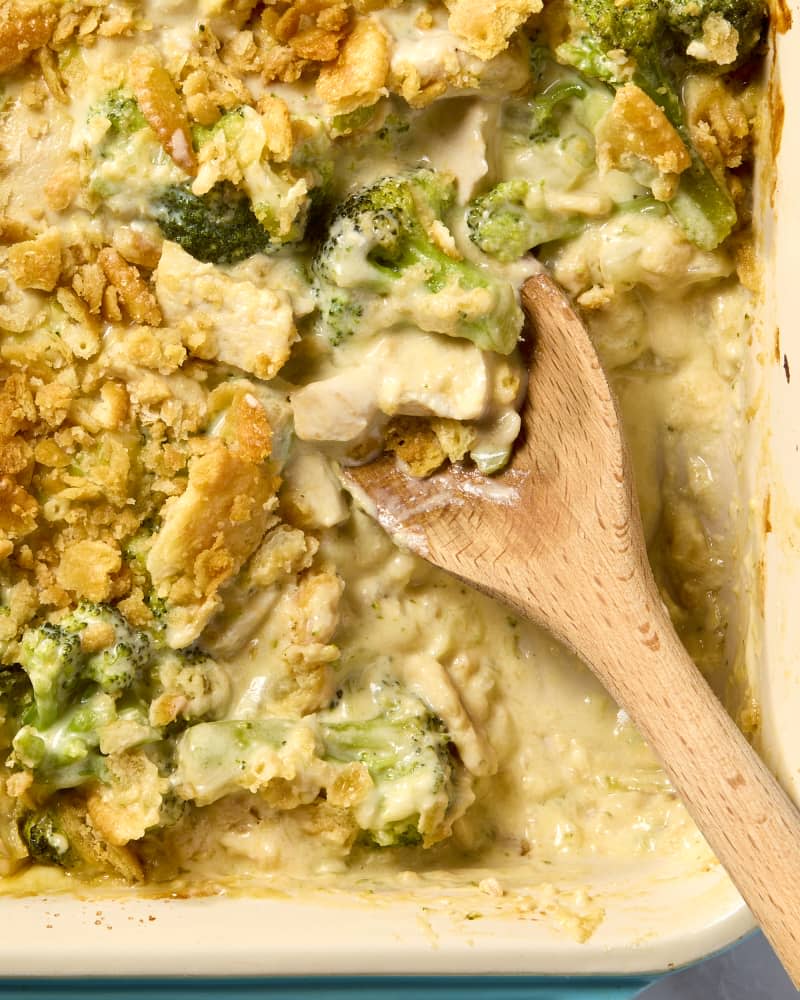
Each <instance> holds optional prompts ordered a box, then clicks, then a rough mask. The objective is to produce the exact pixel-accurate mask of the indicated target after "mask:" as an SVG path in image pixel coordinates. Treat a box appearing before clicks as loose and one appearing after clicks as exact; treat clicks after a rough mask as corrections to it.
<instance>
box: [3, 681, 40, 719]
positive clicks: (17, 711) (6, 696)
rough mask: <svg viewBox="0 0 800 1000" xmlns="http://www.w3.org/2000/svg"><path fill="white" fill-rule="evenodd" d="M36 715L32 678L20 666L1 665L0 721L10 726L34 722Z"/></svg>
mask: <svg viewBox="0 0 800 1000" xmlns="http://www.w3.org/2000/svg"><path fill="white" fill-rule="evenodd" d="M35 717H36V705H35V703H34V699H33V687H32V685H31V681H30V678H29V677H28V675H27V674H26V673H25V671H24V670H21V669H20V668H19V667H16V666H12V667H0V721H5V724H6V725H7V726H8V728H9V729H10V728H14V729H18V728H19V726H20V725H24V724H25V723H27V722H32V721H33V719H34V718H35Z"/></svg>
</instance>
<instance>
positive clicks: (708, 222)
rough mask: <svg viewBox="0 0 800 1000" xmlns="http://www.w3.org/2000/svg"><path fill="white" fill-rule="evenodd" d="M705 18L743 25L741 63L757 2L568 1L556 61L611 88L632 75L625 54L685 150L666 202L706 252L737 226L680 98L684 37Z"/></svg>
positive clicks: (755, 22)
mask: <svg viewBox="0 0 800 1000" xmlns="http://www.w3.org/2000/svg"><path fill="white" fill-rule="evenodd" d="M710 13H717V14H720V15H722V16H726V17H727V16H728V15H730V17H731V23H734V22H735V24H736V25H739V26H741V29H742V33H741V34H740V39H739V59H743V58H746V57H747V56H748V55H749V54H750V53H751V52H752V49H753V47H754V46H755V45H756V44H757V42H758V40H759V38H760V35H761V30H762V26H763V23H764V6H763V2H762V0H733V2H730V0H702V2H698V3H695V2H694V0H692V2H691V3H690V2H689V0H675V2H672V3H661V2H659V0H629V2H628V3H625V4H617V3H614V0H572V2H571V17H572V22H573V28H574V35H573V38H571V39H569V40H568V41H567V42H566V43H565V44H564V45H562V46H560V47H559V49H558V50H557V54H558V56H559V58H561V59H562V60H563V61H565V62H567V63H570V64H572V65H574V66H576V68H578V69H579V70H580V71H581V72H582V73H584V74H585V75H587V76H595V77H597V78H598V79H601V80H605V81H607V82H610V83H611V84H612V85H615V86H617V85H619V84H620V83H622V82H623V80H624V79H625V77H626V75H628V72H629V71H628V70H626V68H625V67H624V66H623V65H622V64H621V63H620V62H619V60H618V59H617V58H616V56H617V55H618V54H622V55H623V57H624V56H627V57H628V59H629V60H630V62H631V63H632V66H633V69H632V79H633V81H634V83H636V84H637V85H638V86H639V87H641V89H642V90H643V91H644V92H645V93H646V94H647V95H648V96H649V97H650V98H651V99H652V100H653V101H655V103H656V104H658V105H659V107H661V108H662V110H663V111H664V114H665V115H666V116H667V118H668V119H669V121H670V122H671V123H672V125H673V127H674V128H675V129H676V130H677V132H678V134H679V135H680V136H681V139H682V140H683V142H684V144H685V145H686V148H687V149H688V150H689V154H690V157H691V161H692V162H691V165H690V167H689V168H688V169H687V170H685V171H684V172H683V173H682V174H681V177H680V183H679V186H678V190H677V193H676V194H675V196H674V197H673V198H672V199H671V200H670V201H669V202H668V205H669V209H670V211H671V212H672V215H673V216H674V218H675V220H676V221H677V222H678V224H679V225H680V226H681V228H682V229H683V230H684V232H685V233H686V235H687V237H688V238H689V239H690V240H691V241H692V242H693V243H695V244H696V245H697V246H699V247H700V248H701V249H703V250H713V249H714V248H715V247H717V246H719V244H720V243H722V241H723V240H724V239H725V238H726V237H727V236H728V235H730V233H731V231H732V230H733V227H734V226H735V225H736V221H737V214H736V208H735V206H734V204H733V201H732V199H731V196H730V193H729V192H728V190H727V187H726V186H725V185H724V183H722V182H721V181H719V180H718V179H717V178H716V177H715V176H714V174H713V173H712V172H711V171H710V170H709V168H708V167H707V166H706V164H705V162H704V161H703V159H702V157H701V156H700V154H699V153H698V151H697V149H696V148H695V147H694V144H693V143H692V139H691V135H690V133H689V129H688V126H687V124H686V116H685V110H684V106H683V100H682V97H681V89H680V88H681V82H680V81H681V80H682V78H683V76H684V75H685V74H686V72H687V70H688V67H689V65H690V63H689V61H688V57H687V55H686V42H687V39H689V40H690V41H699V37H698V32H700V33H701V32H702V25H703V22H704V21H705V18H706V17H707V16H708V14H710ZM737 30H738V28H737ZM611 53H613V54H614V55H613V56H612V55H611ZM623 62H624V59H623ZM615 66H616V69H615V68H614V67H615Z"/></svg>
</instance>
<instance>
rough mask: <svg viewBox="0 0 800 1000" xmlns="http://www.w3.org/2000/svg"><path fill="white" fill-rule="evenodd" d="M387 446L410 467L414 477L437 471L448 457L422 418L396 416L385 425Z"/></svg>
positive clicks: (409, 469)
mask: <svg viewBox="0 0 800 1000" xmlns="http://www.w3.org/2000/svg"><path fill="white" fill-rule="evenodd" d="M384 447H385V448H386V450H387V451H393V452H394V453H395V455H397V457H398V458H399V459H400V460H401V461H402V462H403V463H404V464H405V465H406V466H407V467H408V471H409V472H410V473H411V475H412V476H418V477H420V478H421V477H424V476H429V475H430V474H431V473H432V472H435V471H436V470H437V469H438V468H439V466H440V465H441V464H442V463H443V462H444V460H445V459H446V458H447V454H446V452H445V450H444V448H443V447H442V445H441V443H440V442H439V438H438V437H437V435H436V434H435V432H434V431H433V429H432V428H431V425H430V423H429V421H428V420H426V419H425V418H423V417H393V418H392V419H391V420H390V421H389V424H388V426H387V428H386V435H385V438H384Z"/></svg>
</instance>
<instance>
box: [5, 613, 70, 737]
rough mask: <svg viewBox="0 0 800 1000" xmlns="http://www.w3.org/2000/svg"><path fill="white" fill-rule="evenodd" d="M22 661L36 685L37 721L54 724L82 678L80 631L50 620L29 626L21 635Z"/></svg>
mask: <svg viewBox="0 0 800 1000" xmlns="http://www.w3.org/2000/svg"><path fill="white" fill-rule="evenodd" d="M19 663H20V666H21V667H22V669H23V670H24V671H25V673H26V674H27V675H28V677H29V678H30V681H31V684H32V686H33V697H34V700H35V703H36V714H37V722H38V724H39V725H41V726H49V725H52V723H53V722H55V720H56V719H57V718H58V716H59V715H60V714H61V712H62V711H63V709H64V707H65V706H66V704H67V702H68V701H69V699H70V697H71V696H72V693H73V691H74V689H75V687H76V685H77V683H78V680H79V678H80V671H81V667H82V665H83V656H82V654H81V638H80V635H78V634H77V633H75V632H67V631H65V630H64V629H62V628H61V627H60V626H59V625H53V624H51V623H50V622H45V623H44V624H43V625H39V626H38V627H37V628H34V629H29V630H28V631H27V632H25V634H24V635H23V636H22V641H21V643H20V652H19Z"/></svg>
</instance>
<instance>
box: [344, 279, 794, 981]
mask: <svg viewBox="0 0 800 1000" xmlns="http://www.w3.org/2000/svg"><path fill="white" fill-rule="evenodd" d="M522 301H523V305H524V307H525V310H526V312H527V315H528V319H529V321H530V324H531V326H532V328H533V330H534V331H535V343H534V353H533V360H532V366H531V376H530V383H529V385H530V392H529V395H528V399H527V401H526V404H525V408H524V410H523V413H522V423H523V433H522V436H521V440H520V443H519V444H518V446H517V449H516V451H515V454H514V455H513V458H512V461H511V464H510V465H509V467H508V468H507V469H506V470H505V471H504V472H502V473H501V474H499V475H497V476H493V477H492V478H491V479H487V478H485V477H483V476H481V475H480V474H479V473H478V472H476V471H475V470H466V469H462V468H459V467H452V468H450V469H448V470H447V471H445V472H441V473H439V474H437V475H435V476H432V477H431V478H429V479H425V480H420V479H413V478H411V477H409V476H406V475H405V474H403V473H402V472H401V471H399V469H398V468H397V465H396V462H395V460H394V459H393V458H391V457H389V456H383V457H382V458H380V459H379V460H377V461H376V462H373V463H372V464H370V465H365V466H362V467H360V468H352V469H348V470H347V471H346V473H345V479H346V481H347V482H348V484H349V486H350V488H351V489H353V491H354V492H355V493H356V494H361V495H362V498H363V497H364V495H366V500H367V502H368V503H370V504H371V508H372V510H373V512H374V514H375V516H376V517H377V519H378V521H379V522H380V523H381V524H382V525H383V526H384V527H385V528H386V529H387V530H388V531H390V532H391V533H392V534H394V535H395V537H396V538H398V540H399V541H400V542H401V543H402V544H404V545H405V546H406V547H407V548H409V549H411V550H412V551H414V552H416V553H418V554H419V555H421V556H423V557H424V558H425V559H427V560H429V561H430V562H432V563H434V564H435V565H437V566H441V567H442V568H443V569H446V570H448V571H449V572H450V573H453V574H454V575H456V576H458V577H460V579H462V580H465V581H466V582H467V583H469V584H471V585H472V586H473V587H477V588H478V589H479V590H482V591H485V592H486V593H488V594H491V595H492V596H493V597H497V598H499V599H500V600H502V601H504V602H505V603H506V604H509V605H511V606H512V607H513V608H514V609H515V610H516V611H518V612H519V613H520V614H522V615H524V616H527V617H528V618H531V619H533V620H534V621H535V622H537V623H538V624H540V625H543V626H544V627H545V628H547V629H549V630H550V632H552V633H553V635H555V636H557V637H558V638H559V639H560V640H561V641H562V642H564V643H566V645H567V646H569V647H570V648H571V649H572V650H574V651H575V652H576V653H577V654H578V656H580V657H581V658H582V659H583V660H584V661H585V662H586V663H587V664H588V666H589V667H590V668H591V669H592V670H593V671H594V673H595V674H596V675H597V676H598V677H599V678H600V680H601V681H602V682H603V684H604V685H605V687H606V688H608V690H609V691H610V692H611V694H612V695H613V697H614V698H615V699H616V701H617V702H618V703H619V704H620V705H621V706H622V707H623V708H624V709H625V711H626V712H628V714H629V715H630V717H631V718H632V720H633V721H634V723H635V724H636V725H637V727H638V728H639V730H640V731H641V733H642V734H643V735H644V737H645V738H646V739H647V740H648V742H649V743H650V746H651V747H652V748H653V750H654V751H655V753H656V754H657V755H658V756H659V757H660V758H661V761H662V763H663V765H664V769H665V771H666V772H667V774H668V775H669V777H670V779H671V780H672V783H673V785H674V786H675V788H676V790H677V791H678V793H679V794H680V795H681V797H682V799H683V800H684V802H685V804H686V806H687V808H688V809H689V811H690V812H691V814H692V816H693V817H694V819H695V821H696V823H697V825H698V827H699V828H700V830H701V831H702V833H703V834H704V836H705V837H706V839H707V840H708V842H709V844H710V845H711V847H712V848H713V850H714V851H715V853H716V855H717V857H718V858H719V860H720V861H721V862H722V864H723V865H724V866H725V868H726V869H727V871H728V874H729V875H730V877H731V878H732V880H733V881H734V883H735V884H736V886H737V887H738V889H739V891H740V892H741V894H742V896H743V897H744V899H745V900H746V902H747V904H748V905H749V907H750V909H751V910H752V912H753V914H754V915H755V918H756V920H757V921H758V922H759V924H760V925H761V927H762V928H763V930H764V932H765V934H766V936H767V937H768V938H769V940H770V942H771V943H772V946H773V947H774V949H775V951H776V952H777V953H778V955H779V957H780V959H781V961H782V962H783V964H784V966H785V968H786V970H787V972H788V973H789V975H790V977H791V978H792V980H793V981H794V983H795V985H796V986H799V987H800V814H798V812H797V811H796V809H795V808H794V806H793V805H792V803H791V802H790V801H789V799H788V798H787V796H786V795H785V794H784V792H783V790H782V789H781V788H780V786H779V785H778V783H777V782H776V780H775V778H774V777H773V776H772V774H771V773H770V772H769V771H768V770H767V768H766V767H765V765H764V764H763V763H762V761H761V760H760V759H759V758H758V756H757V755H756V754H755V752H754V751H753V750H752V749H751V747H750V745H749V744H748V743H747V741H746V740H745V739H744V737H743V736H742V735H741V733H740V732H739V730H738V729H737V728H736V726H735V725H734V723H733V722H732V720H731V718H730V717H729V716H728V714H727V713H726V712H725V710H724V708H723V707H722V705H721V704H720V703H719V701H717V699H716V697H715V696H714V694H713V693H712V691H711V689H710V688H709V686H708V684H707V683H706V681H705V680H704V679H703V677H702V676H701V674H700V673H699V671H698V670H697V668H696V667H695V665H694V663H693V662H692V660H691V659H690V658H689V655H688V654H687V652H686V651H685V649H684V648H683V646H682V645H681V642H680V640H679V638H678V636H677V634H676V633H675V630H674V628H673V627H672V623H671V621H670V619H669V615H668V614H667V611H666V609H665V607H664V604H663V602H662V600H661V597H660V595H659V592H658V589H657V587H656V583H655V581H654V579H653V575H652V572H651V570H650V566H649V564H648V561H647V554H646V551H645V545H644V538H643V535H642V528H641V522H640V518H639V509H638V503H637V500H636V495H635V493H634V491H633V489H632V486H631V470H630V461H629V458H628V453H627V448H626V446H625V443H624V440H623V438H622V434H621V431H620V425H619V415H618V413H617V409H616V405H615V402H614V397H613V395H612V393H611V390H610V388H609V386H608V382H607V381H606V378H605V375H604V374H603V370H602V368H601V367H600V363H599V361H598V359H597V355H596V354H595V351H594V348H593V347H592V344H591V342H590V340H589V337H588V335H587V333H586V330H585V328H584V326H583V324H582V323H581V321H580V320H579V319H578V317H577V316H576V315H575V313H574V312H573V311H572V308H571V307H570V305H569V303H568V301H567V300H566V298H565V297H564V295H563V293H562V292H561V291H560V290H559V289H558V288H557V286H556V285H555V284H554V283H553V282H552V281H551V280H550V279H549V278H547V277H545V276H544V275H541V276H537V277H534V278H531V279H529V280H528V281H527V282H526V284H525V286H524V288H523V292H522Z"/></svg>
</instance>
